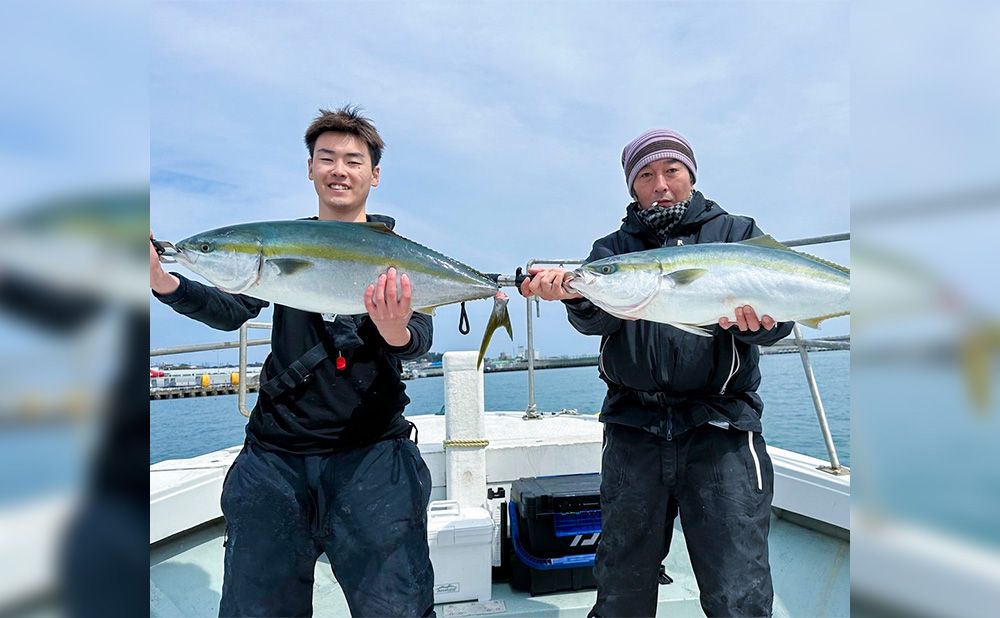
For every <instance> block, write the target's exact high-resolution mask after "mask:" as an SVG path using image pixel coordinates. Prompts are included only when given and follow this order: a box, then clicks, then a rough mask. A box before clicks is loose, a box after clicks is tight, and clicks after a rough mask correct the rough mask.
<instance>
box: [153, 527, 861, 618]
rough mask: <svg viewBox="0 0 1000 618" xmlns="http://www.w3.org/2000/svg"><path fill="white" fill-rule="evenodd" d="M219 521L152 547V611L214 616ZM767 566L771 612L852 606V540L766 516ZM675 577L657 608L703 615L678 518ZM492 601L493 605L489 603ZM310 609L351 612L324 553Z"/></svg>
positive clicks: (485, 610)
mask: <svg viewBox="0 0 1000 618" xmlns="http://www.w3.org/2000/svg"><path fill="white" fill-rule="evenodd" d="M223 531H224V526H223V524H222V522H221V521H219V522H218V523H216V524H213V525H210V526H208V527H205V528H202V529H200V530H196V531H193V532H190V533H188V534H185V535H182V536H179V537H176V538H174V539H170V540H168V541H166V542H164V543H161V544H159V545H157V546H155V547H152V548H151V549H150V575H149V580H150V585H149V590H150V615H151V616H155V617H162V618H167V617H174V616H185V617H188V616H215V615H217V613H218V608H219V596H220V591H221V588H222V558H223V552H224V549H223V547H222V534H223ZM770 548H771V571H772V574H773V578H774V587H775V601H774V614H775V616H796V617H800V616H808V617H813V616H837V617H839V616H848V615H849V614H850V598H849V595H850V590H849V586H850V577H849V574H850V543H849V542H847V541H845V540H841V539H837V538H833V537H831V536H827V535H825V534H821V533H819V532H815V531H813V530H809V529H806V528H804V527H801V526H799V525H797V524H794V523H791V522H788V521H785V520H783V519H779V518H777V517H773V516H772V518H771V536H770ZM664 564H665V565H666V568H667V573H668V574H669V575H670V576H671V577H672V578H673V579H674V583H672V584H669V585H666V586H660V596H659V608H658V615H659V616H671V617H673V616H703V615H704V614H703V613H702V611H701V606H700V605H699V603H698V586H697V583H696V582H695V579H694V575H693V574H692V572H691V564H690V560H689V558H688V553H687V547H686V546H685V544H684V542H683V531H682V530H680V527H679V524H677V532H675V534H674V540H673V544H672V546H671V552H670V555H669V556H668V557H667V559H666V560H665V561H664ZM595 597H596V592H595V591H594V590H585V591H581V592H573V593H557V594H549V595H541V596H537V597H531V596H529V595H528V594H527V593H523V592H519V591H513V590H511V588H510V586H509V585H507V584H505V583H494V584H493V599H494V601H500V602H501V603H502V607H503V609H504V610H505V611H503V612H502V613H499V612H498V611H497V610H498V609H499V607H498V605H499V604H497V603H492V604H489V605H488V606H478V605H477V604H473V603H452V604H444V605H438V606H437V608H436V609H437V615H438V616H439V617H444V616H474V615H495V616H539V617H540V616H546V617H548V616H553V617H554V616H586V614H587V612H588V611H589V609H590V607H591V606H592V605H593V603H594V599H595ZM490 607H492V610H493V611H489V608H490ZM313 612H314V615H315V616H348V615H349V612H348V610H347V603H346V602H345V600H344V596H343V593H342V592H341V590H340V586H339V585H338V583H337V580H336V579H335V578H334V576H333V573H332V572H331V569H330V565H329V563H328V562H327V561H326V556H322V557H321V558H320V560H319V561H318V562H317V563H316V585H315V588H314V594H313Z"/></svg>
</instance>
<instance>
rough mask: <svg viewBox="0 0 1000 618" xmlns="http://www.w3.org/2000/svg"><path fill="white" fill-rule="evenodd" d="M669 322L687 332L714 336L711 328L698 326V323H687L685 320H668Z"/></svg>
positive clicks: (702, 335) (700, 335)
mask: <svg viewBox="0 0 1000 618" xmlns="http://www.w3.org/2000/svg"><path fill="white" fill-rule="evenodd" d="M667 324H669V325H671V326H673V327H674V328H679V329H681V330H682V331H684V332H686V333H691V334H692V335H698V336H699V337H711V336H712V331H711V330H710V329H708V328H704V327H701V326H698V325H697V324H685V323H684V322H667Z"/></svg>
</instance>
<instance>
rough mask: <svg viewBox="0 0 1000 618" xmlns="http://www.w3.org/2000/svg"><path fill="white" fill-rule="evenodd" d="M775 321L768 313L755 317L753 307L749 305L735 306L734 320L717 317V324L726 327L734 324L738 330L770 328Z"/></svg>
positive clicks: (753, 330) (755, 330)
mask: <svg viewBox="0 0 1000 618" xmlns="http://www.w3.org/2000/svg"><path fill="white" fill-rule="evenodd" d="M775 324H776V322H775V321H774V318H772V317H771V316H769V315H765V316H763V317H761V318H760V319H758V318H757V312H756V311H754V309H753V307H751V306H750V305H743V306H742V307H737V308H736V321H735V322H733V321H732V320H730V319H729V318H719V326H721V327H722V328H726V329H728V328H729V327H731V326H734V325H735V326H736V327H737V328H739V329H740V332H744V333H745V332H746V331H748V330H749V331H751V332H754V333H755V332H757V331H759V330H760V329H761V327H763V328H764V330H771V329H772V328H774V325H775Z"/></svg>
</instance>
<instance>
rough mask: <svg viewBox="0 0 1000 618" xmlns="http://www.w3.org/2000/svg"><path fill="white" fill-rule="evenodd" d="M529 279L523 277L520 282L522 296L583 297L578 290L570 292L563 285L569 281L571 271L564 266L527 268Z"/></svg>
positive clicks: (544, 298) (570, 298)
mask: <svg viewBox="0 0 1000 618" xmlns="http://www.w3.org/2000/svg"><path fill="white" fill-rule="evenodd" d="M528 275H529V276H530V277H531V278H530V279H525V280H524V281H523V282H522V283H521V295H522V296H537V297H539V298H541V299H543V300H572V299H575V298H583V295H582V294H580V293H579V292H571V291H569V290H568V289H566V287H565V285H564V284H565V283H566V282H567V281H569V280H570V279H571V278H572V277H571V273H570V272H569V271H568V270H566V269H565V268H536V267H534V266H533V267H531V268H529V269H528Z"/></svg>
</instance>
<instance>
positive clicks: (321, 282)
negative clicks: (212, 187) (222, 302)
mask: <svg viewBox="0 0 1000 618" xmlns="http://www.w3.org/2000/svg"><path fill="white" fill-rule="evenodd" d="M175 246H176V247H177V248H178V251H179V254H178V255H177V256H176V259H177V261H178V262H179V263H181V264H183V265H184V266H186V267H187V268H189V269H190V270H192V271H194V272H196V273H198V274H199V275H201V276H203V277H205V278H206V279H208V280H209V281H210V282H212V283H213V284H214V285H216V286H217V287H218V288H220V289H222V290H225V291H227V292H232V293H240V294H246V295H248V296H252V297H254V298H259V299H262V300H266V301H270V302H274V303H278V304H281V305H285V306H288V307H294V308H296V309H301V310H303V311H311V312H316V313H334V314H350V315H354V314H361V313H365V311H366V310H365V306H364V293H365V289H366V288H367V287H368V286H369V285H370V284H372V283H374V282H375V281H376V280H377V279H378V277H379V275H381V274H384V273H385V272H386V271H387V270H388V269H389V267H391V266H394V267H396V270H397V273H398V274H397V285H399V280H398V278H399V277H401V276H402V274H403V273H406V274H407V275H408V277H409V279H410V283H411V286H412V289H413V299H412V306H413V307H414V308H415V309H417V310H423V311H431V310H432V309H433V308H434V307H438V306H441V305H447V304H451V303H457V302H462V301H467V300H475V299H479V298H488V297H490V296H493V295H494V294H496V292H497V285H496V283H495V282H494V281H492V280H490V279H489V278H488V277H486V276H485V275H483V274H482V273H480V272H478V271H476V270H475V269H473V268H471V267H469V266H467V265H465V264H463V263H462V262H459V261H458V260H454V259H452V258H449V257H447V256H445V255H442V254H440V253H438V252H436V251H433V250H431V249H428V248H427V247H423V246H421V245H419V244H417V243H415V242H413V241H410V240H408V239H406V238H403V237H402V236H399V235H397V234H395V233H394V232H392V231H391V230H389V229H388V228H387V227H386V226H385V225H383V224H379V223H375V224H364V223H341V222H337V221H310V220H307V221H270V222H260V223H245V224H240V225H232V226H228V227H223V228H218V229H215V230H210V231H208V232H203V233H200V234H196V235H194V236H192V237H190V238H187V239H185V240H182V241H181V242H179V243H176V245H175Z"/></svg>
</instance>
